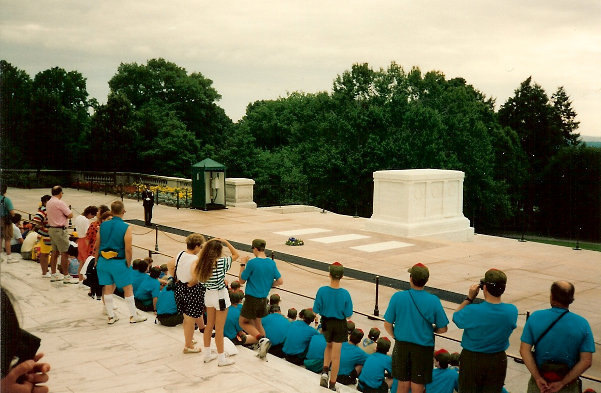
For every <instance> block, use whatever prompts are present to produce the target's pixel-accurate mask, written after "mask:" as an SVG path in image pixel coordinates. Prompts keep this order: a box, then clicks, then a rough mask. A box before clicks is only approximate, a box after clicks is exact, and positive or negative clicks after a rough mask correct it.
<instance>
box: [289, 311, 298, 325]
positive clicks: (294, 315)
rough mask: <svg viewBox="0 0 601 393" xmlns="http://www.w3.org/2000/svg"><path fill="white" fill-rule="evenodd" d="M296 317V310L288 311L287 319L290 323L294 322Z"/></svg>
mask: <svg viewBox="0 0 601 393" xmlns="http://www.w3.org/2000/svg"><path fill="white" fill-rule="evenodd" d="M296 315H297V312H296V308H294V307H293V308H289V309H288V319H289V320H290V322H294V321H296Z"/></svg>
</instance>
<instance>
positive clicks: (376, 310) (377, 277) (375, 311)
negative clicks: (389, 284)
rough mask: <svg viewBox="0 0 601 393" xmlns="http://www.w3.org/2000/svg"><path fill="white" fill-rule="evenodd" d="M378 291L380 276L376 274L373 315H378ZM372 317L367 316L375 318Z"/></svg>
mask: <svg viewBox="0 0 601 393" xmlns="http://www.w3.org/2000/svg"><path fill="white" fill-rule="evenodd" d="M379 291H380V276H376V305H375V306H374V317H377V316H379V315H380V310H379V309H378V296H379ZM374 317H368V318H369V319H376V318H374Z"/></svg>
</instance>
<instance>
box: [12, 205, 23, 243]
mask: <svg viewBox="0 0 601 393" xmlns="http://www.w3.org/2000/svg"><path fill="white" fill-rule="evenodd" d="M11 221H12V227H13V237H12V239H10V252H14V253H20V252H21V245H22V244H23V234H22V233H21V228H19V223H20V222H21V215H20V214H19V213H15V215H14V216H12V217H11Z"/></svg>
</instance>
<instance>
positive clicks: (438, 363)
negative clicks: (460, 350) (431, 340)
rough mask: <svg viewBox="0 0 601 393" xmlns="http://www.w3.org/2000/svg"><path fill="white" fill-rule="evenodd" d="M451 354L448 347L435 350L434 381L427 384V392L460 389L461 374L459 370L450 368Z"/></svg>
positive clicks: (445, 391) (443, 392)
mask: <svg viewBox="0 0 601 393" xmlns="http://www.w3.org/2000/svg"><path fill="white" fill-rule="evenodd" d="M450 363H451V354H450V353H449V352H448V351H447V350H446V349H439V350H438V351H436V352H434V367H435V368H434V370H432V382H430V383H429V384H427V385H426V391H427V392H433V393H453V391H455V390H459V385H458V382H459V374H458V373H457V370H455V369H452V368H449V364H450Z"/></svg>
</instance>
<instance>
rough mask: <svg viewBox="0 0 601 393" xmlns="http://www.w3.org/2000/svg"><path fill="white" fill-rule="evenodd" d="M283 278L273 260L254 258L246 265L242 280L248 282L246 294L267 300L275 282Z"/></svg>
mask: <svg viewBox="0 0 601 393" xmlns="http://www.w3.org/2000/svg"><path fill="white" fill-rule="evenodd" d="M280 277H282V275H281V274H280V272H279V270H278V268H277V266H276V265H275V262H274V261H273V259H270V258H253V259H251V260H250V261H248V262H247V263H246V268H245V269H244V271H243V272H242V275H241V276H240V278H242V279H243V280H246V294H247V295H250V296H254V297H256V298H260V299H262V298H266V297H267V295H268V294H269V290H270V289H271V286H272V285H273V281H274V280H277V279H278V278H280Z"/></svg>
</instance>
